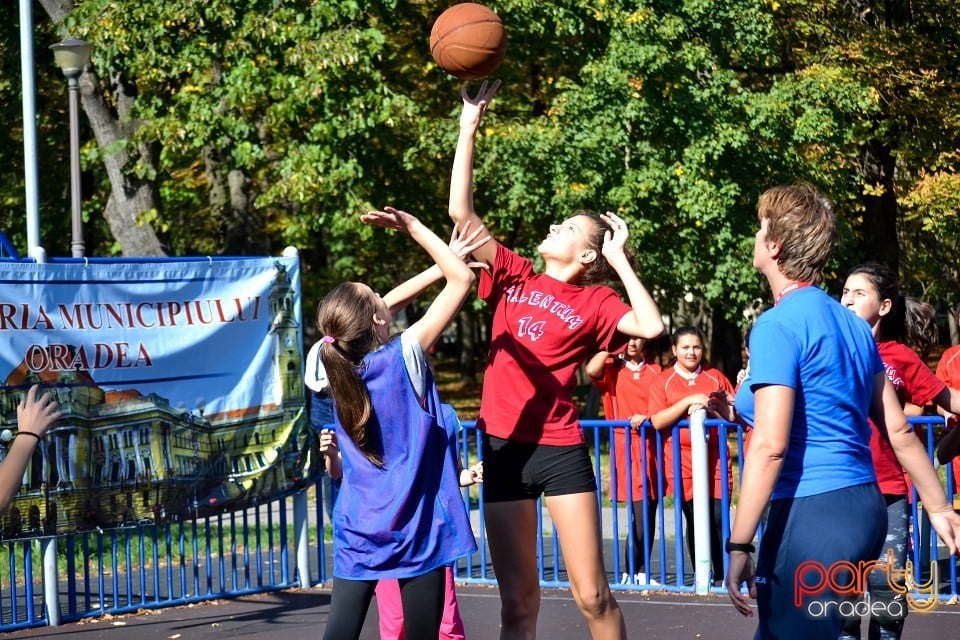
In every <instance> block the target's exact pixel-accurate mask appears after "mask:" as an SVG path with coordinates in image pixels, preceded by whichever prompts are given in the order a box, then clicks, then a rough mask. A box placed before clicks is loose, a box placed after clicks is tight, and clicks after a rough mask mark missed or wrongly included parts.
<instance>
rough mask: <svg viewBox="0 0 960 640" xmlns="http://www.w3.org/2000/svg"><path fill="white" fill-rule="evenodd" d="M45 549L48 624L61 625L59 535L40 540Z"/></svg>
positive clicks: (44, 598)
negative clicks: (58, 576) (58, 570)
mask: <svg viewBox="0 0 960 640" xmlns="http://www.w3.org/2000/svg"><path fill="white" fill-rule="evenodd" d="M40 546H41V548H42V549H43V603H44V604H45V605H46V607H47V624H48V625H49V626H51V627H56V626H59V625H60V585H59V583H58V582H57V537H56V536H50V537H48V538H42V539H41V540H40Z"/></svg>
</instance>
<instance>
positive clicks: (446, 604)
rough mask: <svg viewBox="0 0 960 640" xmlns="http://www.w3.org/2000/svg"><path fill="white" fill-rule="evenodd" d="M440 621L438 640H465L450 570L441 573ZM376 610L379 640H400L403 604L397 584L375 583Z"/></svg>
mask: <svg viewBox="0 0 960 640" xmlns="http://www.w3.org/2000/svg"><path fill="white" fill-rule="evenodd" d="M444 574H445V579H444V582H445V585H444V588H443V619H442V620H441V622H440V639H439V640H465V638H466V636H465V635H464V629H463V620H462V619H461V618H460V609H459V608H458V607H457V591H456V589H455V588H454V586H453V567H447V568H446V570H445V571H444ZM376 593H377V610H378V612H379V617H380V640H403V605H402V604H401V602H400V584H399V583H398V582H397V581H396V580H380V581H379V582H377V592H376Z"/></svg>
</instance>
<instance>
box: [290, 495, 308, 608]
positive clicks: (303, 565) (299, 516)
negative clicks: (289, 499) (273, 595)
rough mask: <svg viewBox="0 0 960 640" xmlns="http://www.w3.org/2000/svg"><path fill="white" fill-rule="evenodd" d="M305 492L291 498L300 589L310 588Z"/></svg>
mask: <svg viewBox="0 0 960 640" xmlns="http://www.w3.org/2000/svg"><path fill="white" fill-rule="evenodd" d="M307 520H308V518H307V492H306V491H301V492H299V493H296V494H294V496H293V535H294V545H295V546H296V548H297V573H298V574H299V576H300V588H301V589H309V588H310V544H309V541H308V539H307V538H308V526H307V525H308V522H307Z"/></svg>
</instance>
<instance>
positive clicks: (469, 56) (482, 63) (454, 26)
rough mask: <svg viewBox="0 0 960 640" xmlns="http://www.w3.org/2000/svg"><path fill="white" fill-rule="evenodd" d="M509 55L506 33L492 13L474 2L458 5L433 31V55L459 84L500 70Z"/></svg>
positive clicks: (431, 33)
mask: <svg viewBox="0 0 960 640" xmlns="http://www.w3.org/2000/svg"><path fill="white" fill-rule="evenodd" d="M506 53H507V33H506V31H504V29H503V22H501V21H500V17H499V16H498V15H497V14H496V13H494V12H493V11H492V10H490V9H488V8H487V7H485V6H483V5H482V4H477V3H475V2H464V3H461V4H455V5H453V6H452V7H450V8H449V9H447V10H446V11H444V12H443V13H441V14H440V17H438V18H437V21H436V22H434V23H433V29H432V30H431V31H430V55H432V56H433V59H434V60H436V61H437V64H438V65H440V68H441V69H443V70H444V71H446V72H447V73H449V74H450V75H452V76H455V77H457V78H459V79H460V80H476V79H477V78H483V77H484V76H488V75H490V74H491V73H493V72H494V71H496V70H497V67H499V66H500V63H501V62H503V57H504V55H506Z"/></svg>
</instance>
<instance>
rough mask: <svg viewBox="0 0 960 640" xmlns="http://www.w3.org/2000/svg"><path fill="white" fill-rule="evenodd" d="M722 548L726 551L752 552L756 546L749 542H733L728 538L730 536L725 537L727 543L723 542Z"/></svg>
mask: <svg viewBox="0 0 960 640" xmlns="http://www.w3.org/2000/svg"><path fill="white" fill-rule="evenodd" d="M723 548H724V549H725V550H726V552H727V553H733V552H734V551H740V552H743V553H753V552H754V551H756V550H757V548H756V547H754V546H753V544H751V543H749V542H733V541H731V540H730V538H727V544H725V545H724V547H723Z"/></svg>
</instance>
